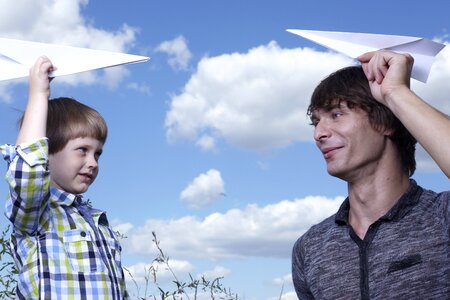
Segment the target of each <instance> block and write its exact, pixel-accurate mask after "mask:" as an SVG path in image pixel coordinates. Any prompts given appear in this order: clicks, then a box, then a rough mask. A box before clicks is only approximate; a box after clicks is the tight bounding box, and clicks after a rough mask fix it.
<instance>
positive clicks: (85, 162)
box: [49, 137, 103, 194]
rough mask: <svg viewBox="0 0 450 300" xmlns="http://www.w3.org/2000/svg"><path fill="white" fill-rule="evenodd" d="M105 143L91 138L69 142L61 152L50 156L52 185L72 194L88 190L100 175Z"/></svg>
mask: <svg viewBox="0 0 450 300" xmlns="http://www.w3.org/2000/svg"><path fill="white" fill-rule="evenodd" d="M102 149H103V143H102V142H100V141H99V140H97V139H95V138H91V137H78V138H75V139H71V140H69V142H68V143H67V145H66V146H65V147H64V148H63V149H62V150H61V151H59V152H57V153H54V154H50V155H49V169H50V174H51V175H50V178H51V185H52V186H54V187H56V188H58V189H61V190H63V191H66V192H69V193H72V194H81V193H84V192H86V191H87V190H88V188H89V186H90V185H91V184H92V183H93V182H94V180H95V178H96V177H97V174H98V159H99V158H100V155H101V154H102Z"/></svg>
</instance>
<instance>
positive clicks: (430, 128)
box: [359, 51, 450, 178]
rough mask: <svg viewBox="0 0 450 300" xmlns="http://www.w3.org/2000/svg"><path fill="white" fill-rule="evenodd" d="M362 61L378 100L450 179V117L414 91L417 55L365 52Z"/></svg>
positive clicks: (361, 57)
mask: <svg viewBox="0 0 450 300" xmlns="http://www.w3.org/2000/svg"><path fill="white" fill-rule="evenodd" d="M359 60H360V61H361V63H362V67H363V69H364V72H365V73H366V76H367V78H368V80H369V82H370V87H371V90H372V94H373V96H374V97H375V99H377V100H378V101H380V102H381V103H383V104H384V105H386V106H387V107H389V109H391V111H392V112H393V113H394V114H395V115H396V116H397V118H398V119H399V120H400V121H401V122H402V123H403V125H404V126H405V127H406V128H407V129H408V131H409V132H410V133H411V134H412V135H413V136H414V137H415V138H416V139H417V141H418V142H419V143H420V144H421V145H422V147H423V148H424V149H425V150H426V151H427V152H428V153H429V154H430V156H431V157H432V158H433V159H434V161H435V162H436V163H437V164H438V166H439V167H440V168H441V170H442V171H443V172H444V173H445V175H447V177H448V178H450V156H449V155H448V149H450V134H449V133H450V118H449V116H447V115H445V114H443V113H442V112H440V111H438V110H437V109H435V108H433V107H432V106H431V105H429V104H428V103H426V102H425V101H423V100H422V99H421V98H420V97H418V96H417V95H416V94H415V93H414V92H413V91H411V90H410V88H409V83H410V75H411V69H412V65H413V58H412V57H411V56H410V55H408V54H397V53H393V52H389V51H376V52H369V53H366V54H363V55H362V56H360V57H359Z"/></svg>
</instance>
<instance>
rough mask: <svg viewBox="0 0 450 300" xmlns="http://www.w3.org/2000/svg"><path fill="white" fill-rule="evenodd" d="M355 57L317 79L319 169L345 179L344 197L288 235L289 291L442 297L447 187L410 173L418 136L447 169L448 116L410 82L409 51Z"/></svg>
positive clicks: (449, 171) (449, 264)
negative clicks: (438, 188)
mask: <svg viewBox="0 0 450 300" xmlns="http://www.w3.org/2000/svg"><path fill="white" fill-rule="evenodd" d="M359 60H360V62H361V64H362V66H361V67H350V68H345V69H342V70H339V71H337V72H336V73H334V74H332V75H330V76H329V77H327V78H326V79H324V80H323V81H322V82H321V83H320V84H319V86H318V87H317V88H316V90H315V91H314V93H313V96H312V99H311V104H310V106H309V109H308V113H309V115H310V117H311V121H312V124H313V125H314V127H315V129H314V139H315V141H316V144H317V146H318V148H319V149H320V150H321V152H322V153H323V156H324V158H325V160H326V163H327V171H328V173H329V174H330V175H332V176H335V177H338V178H340V179H342V180H345V181H346V182H347V185H348V197H347V199H346V200H345V201H344V203H343V204H342V205H341V207H340V209H339V211H338V212H337V213H336V214H335V215H334V216H331V217H329V218H327V219H325V220H324V221H322V222H321V223H319V224H317V225H315V226H313V227H311V229H309V230H308V231H307V232H306V233H305V234H304V235H303V236H302V237H301V238H300V239H299V240H298V241H297V242H296V244H295V246H294V249H293V255H292V277H293V281H294V286H295V290H296V292H297V296H298V298H299V299H449V298H450V192H443V193H435V192H433V191H430V190H426V189H423V188H422V187H420V186H418V185H417V183H416V182H415V181H414V180H412V179H410V176H411V175H412V174H413V173H414V170H415V160H414V150H415V144H416V140H417V141H418V142H419V143H420V144H421V145H422V146H423V147H424V148H425V150H426V151H427V152H428V153H429V154H430V155H431V157H432V158H433V159H434V160H435V161H436V163H437V164H438V166H439V167H440V168H441V169H442V171H443V172H444V173H445V174H446V175H447V177H450V158H449V156H448V154H447V153H448V149H449V147H450V119H449V117H448V116H446V115H444V114H443V113H441V112H439V111H437V110H435V109H434V108H432V107H431V106H429V105H428V104H427V103H426V102H424V101H423V100H422V99H420V98H419V97H418V96H417V95H415V94H414V93H413V92H412V91H411V90H410V88H409V81H410V75H411V69H412V65H413V58H412V57H411V56H410V55H408V54H397V53H393V52H388V51H376V52H370V53H366V54H364V55H362V56H360V57H359Z"/></svg>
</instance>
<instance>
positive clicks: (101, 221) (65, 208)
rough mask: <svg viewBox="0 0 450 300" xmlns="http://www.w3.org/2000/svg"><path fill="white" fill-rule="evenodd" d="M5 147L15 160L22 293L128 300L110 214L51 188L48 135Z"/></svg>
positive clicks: (9, 208) (12, 211)
mask: <svg viewBox="0 0 450 300" xmlns="http://www.w3.org/2000/svg"><path fill="white" fill-rule="evenodd" d="M0 150H1V152H2V154H3V156H4V159H5V160H6V161H7V162H8V165H9V168H8V171H7V173H6V180H7V182H8V184H9V188H10V195H9V197H8V201H7V203H6V216H7V217H8V219H9V220H10V221H11V222H12V224H13V232H12V234H11V246H12V250H13V255H14V260H15V262H16V264H17V266H18V268H19V280H18V285H17V289H16V298H17V299H52V300H53V299H117V300H119V299H128V295H127V293H126V291H125V281H124V273H123V270H122V267H121V259H120V252H121V247H120V244H119V242H118V240H117V238H116V237H115V233H114V232H113V231H112V230H111V228H110V227H109V224H108V220H107V218H106V215H105V213H104V212H102V211H99V210H96V209H93V208H91V207H90V206H89V205H88V206H87V205H86V203H82V201H81V197H80V196H79V195H73V194H69V193H67V192H64V191H61V190H58V189H55V188H53V187H50V185H49V183H50V173H49V171H48V168H47V164H48V144H47V139H46V138H42V139H39V140H38V141H36V142H35V143H30V144H26V145H25V144H23V145H19V146H11V145H4V146H1V147H0ZM86 214H87V215H90V216H91V217H90V218H91V219H90V221H86V220H89V217H86ZM83 215H85V218H83ZM90 224H92V225H93V226H91V225H90Z"/></svg>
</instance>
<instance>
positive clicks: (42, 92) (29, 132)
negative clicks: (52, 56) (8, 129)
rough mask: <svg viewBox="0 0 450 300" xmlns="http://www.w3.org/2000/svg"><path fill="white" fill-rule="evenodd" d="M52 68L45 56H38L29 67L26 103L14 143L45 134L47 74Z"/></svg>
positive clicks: (48, 88) (30, 139) (47, 93)
mask: <svg viewBox="0 0 450 300" xmlns="http://www.w3.org/2000/svg"><path fill="white" fill-rule="evenodd" d="M53 69H54V67H53V65H52V63H51V61H50V60H49V59H48V58H47V57H45V56H41V57H39V58H38V59H37V60H36V62H35V64H34V66H33V67H32V68H31V69H30V77H29V91H28V104H27V108H26V110H25V114H24V117H23V120H22V126H21V128H20V131H19V134H18V136H17V140H16V145H19V144H22V143H25V142H32V141H34V140H36V139H38V138H41V137H44V136H45V135H46V125H47V110H48V98H49V96H50V80H51V79H50V78H49V76H48V75H49V72H51V71H52V70H53Z"/></svg>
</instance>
